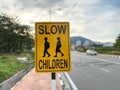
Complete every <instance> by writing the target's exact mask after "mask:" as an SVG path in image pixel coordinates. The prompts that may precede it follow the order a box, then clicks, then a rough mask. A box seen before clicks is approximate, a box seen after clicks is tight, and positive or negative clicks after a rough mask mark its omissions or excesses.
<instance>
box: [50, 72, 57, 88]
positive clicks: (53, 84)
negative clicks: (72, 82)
mask: <svg viewBox="0 0 120 90" xmlns="http://www.w3.org/2000/svg"><path fill="white" fill-rule="evenodd" d="M51 75H52V90H56V74H55V73H52V74H51Z"/></svg>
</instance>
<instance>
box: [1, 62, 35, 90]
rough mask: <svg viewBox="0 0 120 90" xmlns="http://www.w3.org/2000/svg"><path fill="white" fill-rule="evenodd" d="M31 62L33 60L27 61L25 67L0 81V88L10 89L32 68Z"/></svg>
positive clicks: (3, 89)
mask: <svg viewBox="0 0 120 90" xmlns="http://www.w3.org/2000/svg"><path fill="white" fill-rule="evenodd" d="M33 62H34V61H32V62H29V64H30V65H29V66H28V67H27V68H26V69H24V70H21V71H20V72H18V73H16V74H15V75H13V76H12V77H10V78H9V79H7V80H5V81H4V82H2V83H0V90H10V89H11V88H12V87H13V86H14V85H15V84H16V83H17V82H18V81H19V80H20V79H21V78H22V77H23V76H24V75H25V74H26V73H28V72H29V71H30V70H31V69H32V68H33V66H34V64H33Z"/></svg>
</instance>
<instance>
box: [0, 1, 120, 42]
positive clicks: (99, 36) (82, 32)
mask: <svg viewBox="0 0 120 90" xmlns="http://www.w3.org/2000/svg"><path fill="white" fill-rule="evenodd" d="M0 13H5V14H8V15H10V16H12V17H17V19H16V20H19V22H20V23H21V24H26V25H30V26H31V28H32V29H33V31H34V23H35V22H50V21H51V22H54V21H55V22H70V36H82V37H85V38H88V39H91V40H93V41H99V42H115V40H116V38H117V36H118V35H119V34H120V0H0Z"/></svg>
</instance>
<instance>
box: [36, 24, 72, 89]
mask: <svg viewBox="0 0 120 90" xmlns="http://www.w3.org/2000/svg"><path fill="white" fill-rule="evenodd" d="M35 70H36V72H52V79H55V72H66V71H70V70H71V62H70V37H69V22H36V23H35ZM53 72H54V73H53ZM53 84H54V83H53ZM53 90H55V89H53Z"/></svg>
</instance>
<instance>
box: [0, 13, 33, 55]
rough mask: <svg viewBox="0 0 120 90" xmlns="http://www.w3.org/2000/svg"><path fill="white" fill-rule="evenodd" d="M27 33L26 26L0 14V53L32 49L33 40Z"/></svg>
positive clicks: (28, 30) (28, 28)
mask: <svg viewBox="0 0 120 90" xmlns="http://www.w3.org/2000/svg"><path fill="white" fill-rule="evenodd" d="M29 32H30V27H29V26H28V25H21V24H20V23H17V22H16V21H15V19H14V18H11V17H9V16H8V15H5V14H0V52H3V53H9V52H11V51H12V52H16V51H17V50H20V51H24V50H30V49H31V48H32V47H33V38H32V35H30V33H29ZM28 47H29V48H28Z"/></svg>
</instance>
